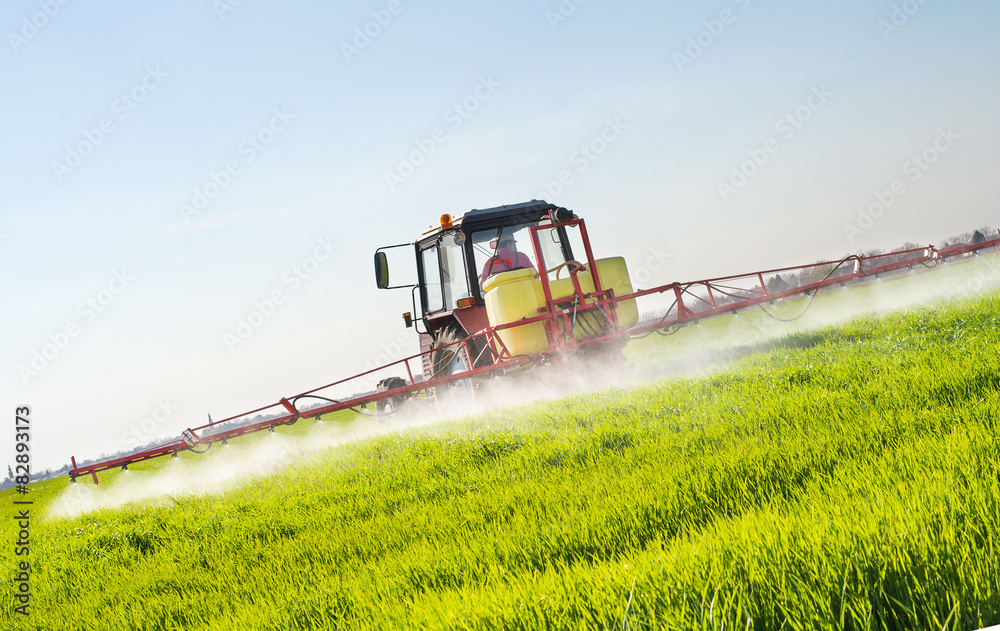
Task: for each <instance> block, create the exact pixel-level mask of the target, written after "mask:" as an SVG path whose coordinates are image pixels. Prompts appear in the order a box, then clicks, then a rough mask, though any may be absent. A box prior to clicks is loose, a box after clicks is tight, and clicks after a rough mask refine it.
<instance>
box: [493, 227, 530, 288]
mask: <svg viewBox="0 0 1000 631" xmlns="http://www.w3.org/2000/svg"><path fill="white" fill-rule="evenodd" d="M522 268H523V269H535V266H534V265H532V263H531V259H530V258H528V255H527V254H525V253H523V252H518V251H517V244H516V243H515V242H514V237H513V235H509V234H505V235H501V236H500V239H499V240H498V241H497V244H496V253H495V254H494V255H493V256H491V257H490V258H489V259H487V261H486V264H485V265H484V266H483V273H482V275H481V276H480V277H479V285H480V286H482V284H483V283H484V282H486V279H487V278H489V277H490V276H493V275H494V274H499V273H500V272H506V271H509V270H512V269H522Z"/></svg>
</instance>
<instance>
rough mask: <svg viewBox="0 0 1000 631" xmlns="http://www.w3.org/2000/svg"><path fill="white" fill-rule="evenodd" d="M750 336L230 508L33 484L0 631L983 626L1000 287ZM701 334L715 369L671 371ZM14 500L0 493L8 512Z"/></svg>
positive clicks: (2, 555) (999, 514)
mask: <svg viewBox="0 0 1000 631" xmlns="http://www.w3.org/2000/svg"><path fill="white" fill-rule="evenodd" d="M940 273H941V274H945V272H940ZM934 274H938V272H934ZM940 278H941V279H943V281H944V282H949V281H948V277H947V276H941V277H940ZM876 291H878V289H877V288H876V287H867V288H859V289H852V290H848V292H847V293H848V294H855V295H857V296H862V295H865V293H866V292H867V293H868V294H871V293H873V292H876ZM824 300H826V301H827V303H826V304H824ZM834 300H840V301H844V300H848V297H847V296H846V295H844V294H841V295H835V294H833V293H831V294H830V295H829V298H827V297H824V296H823V295H822V294H821V295H820V298H819V299H817V301H816V304H815V305H813V306H812V309H811V313H812V312H816V313H818V314H822V313H824V309H826V308H827V307H830V308H831V309H832V306H833V301H834ZM779 308H780V309H783V310H787V311H788V313H794V312H795V310H796V306H795V305H786V306H780V305H779ZM765 322H770V320H769V319H767V318H765V317H764V316H763V314H759V313H754V312H748V313H747V314H746V315H743V314H741V315H740V316H739V317H737V318H731V317H730V318H722V319H719V320H716V321H713V322H709V323H706V324H704V325H703V326H701V327H690V329H684V330H682V331H681V332H680V333H679V334H678V335H676V336H672V337H660V336H651V337H649V338H646V339H643V340H639V341H636V342H634V343H633V345H631V346H630V347H629V349H628V353H629V357H630V359H631V360H632V361H633V362H634V363H636V364H638V365H640V366H645V365H652V364H654V363H656V362H661V363H666V364H668V365H669V364H670V363H671V362H673V363H674V364H676V365H677V366H678V367H681V368H682V369H679V370H677V371H675V372H674V373H673V374H672V376H669V377H661V378H659V379H657V380H654V381H651V382H645V383H641V382H639V383H637V384H636V385H620V386H616V387H613V388H611V387H608V388H604V389H597V390H594V391H591V392H588V393H586V395H582V394H577V395H572V396H568V397H564V398H561V399H554V400H547V401H542V402H535V403H530V404H526V405H520V406H515V407H509V408H506V409H500V410H492V411H485V412H482V413H480V414H478V415H476V416H472V417H468V418H464V419H460V420H449V421H442V422H437V423H431V424H415V425H414V426H412V427H410V428H408V429H406V430H405V431H404V430H398V429H397V430H391V429H390V430H388V431H383V432H381V433H377V434H376V435H374V436H373V437H371V438H370V439H365V440H353V441H348V442H343V443H342V444H332V445H331V446H329V447H326V448H323V449H318V450H314V451H310V452H309V453H308V454H304V455H303V457H302V458H300V459H297V460H295V461H293V462H292V463H291V464H289V465H288V466H284V467H279V468H277V469H275V470H272V473H270V474H269V475H262V476H258V477H251V478H249V479H246V480H244V481H242V482H241V483H239V484H233V485H232V486H231V488H228V489H227V490H225V491H224V492H213V493H207V494H182V493H178V492H172V493H167V494H164V495H162V496H160V497H158V498H157V499H155V500H150V501H140V502H136V503H132V504H123V505H118V506H113V507H109V508H102V509H98V510H94V511H90V512H85V513H83V514H79V515H76V516H71V517H59V516H57V515H56V511H55V507H57V506H65V505H66V499H67V497H68V496H69V494H71V493H77V494H80V493H86V494H87V495H88V497H96V496H94V495H93V494H98V495H97V496H99V494H113V493H114V492H115V489H116V487H120V486H122V485H124V484H126V483H127V481H126V480H123V478H124V477H125V476H138V477H139V478H146V479H149V480H155V479H156V477H157V476H160V475H165V474H166V469H167V468H168V467H174V468H175V469H176V468H181V469H183V467H187V466H194V462H195V458H194V457H193V456H192V457H191V458H188V459H185V458H180V459H178V460H176V461H173V462H171V461H169V460H167V461H165V462H156V463H147V464H146V465H143V466H136V467H133V470H132V471H129V472H128V473H125V474H119V473H108V474H102V484H101V486H100V487H98V488H97V489H94V488H93V487H92V486H88V487H87V488H86V489H82V488H80V487H83V485H84V483H83V480H81V483H80V484H78V485H76V487H74V488H70V487H69V485H68V483H67V480H66V479H65V478H64V479H61V480H54V481H49V482H44V483H39V484H35V485H32V487H31V491H30V494H29V497H30V498H31V499H33V500H34V502H35V504H34V506H33V508H32V511H33V515H35V516H36V517H35V520H34V522H33V523H32V527H31V537H32V545H31V555H30V562H31V567H32V571H33V574H32V594H33V599H32V601H31V613H30V615H29V616H27V617H24V616H20V615H17V614H15V613H14V606H15V602H14V600H13V598H12V596H11V595H12V594H13V590H12V588H11V586H12V585H13V584H14V582H13V581H14V578H15V573H16V560H19V559H18V558H16V557H15V556H14V554H13V545H12V542H13V540H14V539H15V538H16V531H15V528H16V522H15V520H13V519H10V518H7V519H2V520H0V535H2V536H0V539H2V540H3V541H4V542H7V543H5V545H3V546H2V548H0V575H2V576H3V577H4V579H5V580H4V585H5V586H6V587H5V588H4V596H3V602H4V608H3V611H2V613H0V627H2V628H4V629H8V628H19V629H20V628H24V629H57V630H63V629H67V630H68V629H88V630H89V629H164V630H166V629H185V630H189V629H239V630H241V631H250V630H256V629H323V630H332V629H386V628H407V629H740V630H743V629H757V630H761V629H893V630H895V629H898V630H904V629H978V628H981V627H986V626H989V625H994V624H1000V549H998V545H1000V539H998V536H997V528H998V526H1000V443H998V439H997V419H998V418H1000V293H997V292H996V291H986V292H977V293H976V294H975V295H974V296H972V297H967V298H950V299H946V300H943V301H938V302H935V303H933V304H931V305H926V304H925V305H924V306H918V307H907V308H904V309H902V310H898V311H895V312H892V313H887V314H886V313H882V314H876V315H864V316H861V317H857V318H853V319H849V320H846V321H844V322H842V323H840V324H831V325H825V326H821V327H819V328H812V329H808V330H797V329H794V328H792V329H787V331H788V332H787V333H785V334H782V335H780V336H778V337H772V338H769V339H767V338H765V339H761V340H754V339H753V338H752V336H748V335H745V334H744V333H742V332H741V330H736V333H735V334H734V335H730V336H728V338H727V336H726V334H725V333H726V330H727V329H732V327H739V326H743V327H751V328H754V327H756V328H757V329H759V328H760V327H763V326H765ZM748 323H749V324H748ZM772 324H774V323H773V322H772ZM769 326H770V325H769ZM708 339H715V340H721V341H720V342H719V343H718V345H717V346H718V348H717V349H715V350H711V351H710V352H711V353H712V354H713V356H712V357H711V358H710V360H711V361H710V363H709V364H698V362H704V361H706V359H705V358H704V357H696V359H697V362H695V361H693V360H691V357H692V356H693V355H692V353H691V352H690V351H691V349H692V348H698V349H707V348H709V346H710V345H709V344H708V343H707V342H705V340H708ZM740 340H743V341H740ZM706 352H709V351H706ZM307 385H308V384H307ZM248 403H251V404H252V403H254V402H253V401H250V402H248ZM321 425H322V426H324V427H325V428H326V430H325V431H328V432H333V433H336V432H340V433H342V434H343V435H344V436H354V435H356V433H357V432H360V431H364V428H370V427H371V426H372V425H374V422H373V421H372V420H371V419H367V418H352V417H340V418H334V419H325V420H324V422H323V423H322V424H321ZM310 431H316V430H315V427H312V426H308V425H307V423H306V422H301V423H299V424H298V425H296V426H293V427H289V428H283V429H282V430H279V433H278V435H276V436H260V437H248V438H246V439H243V441H242V442H239V443H238V444H236V443H234V444H233V445H231V446H230V449H235V450H237V453H238V452H239V450H251V449H254V447H255V445H256V444H257V443H259V442H260V441H266V440H273V439H278V440H293V439H295V438H296V436H299V435H305V434H306V433H307V432H310ZM282 432H284V435H282ZM213 453H214V452H213ZM201 458H202V459H207V460H210V459H211V456H202V457H201ZM14 499H16V498H15V496H14V495H13V494H12V493H11V492H9V491H8V492H5V493H3V494H0V503H2V505H3V506H4V514H5V516H6V514H7V513H11V514H13V509H12V506H13V504H12V502H13V500H14Z"/></svg>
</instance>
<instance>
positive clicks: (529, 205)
mask: <svg viewBox="0 0 1000 631" xmlns="http://www.w3.org/2000/svg"><path fill="white" fill-rule="evenodd" d="M556 208H559V207H558V206H556V205H555V204H550V203H548V202H546V201H544V200H539V199H533V200H531V201H530V202H522V203H520V204H506V205H504V206H495V207H493V208H473V209H472V210H469V211H466V212H465V213H463V214H461V215H459V216H457V217H453V218H452V225H453V226H455V227H456V228H458V227H461V226H463V225H465V224H475V225H477V226H478V225H484V226H490V225H498V224H501V223H505V220H510V219H512V218H513V219H514V221H513V222H512V223H522V222H528V221H537V220H538V219H541V218H542V217H543V216H545V215H546V214H548V212H549V211H550V210H554V209H556ZM440 231H441V226H440V225H437V226H430V227H429V228H427V229H426V230H424V233H423V234H422V235H420V236H421V237H426V236H427V235H430V234H434V233H436V232H440Z"/></svg>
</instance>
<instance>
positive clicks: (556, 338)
mask: <svg viewBox="0 0 1000 631" xmlns="http://www.w3.org/2000/svg"><path fill="white" fill-rule="evenodd" d="M556 226H565V227H568V226H578V227H579V228H580V235H581V237H582V239H583V243H584V249H585V250H586V254H587V262H586V265H585V266H584V267H583V268H577V269H575V270H573V271H572V272H571V277H572V278H573V285H574V290H575V295H574V296H572V297H570V298H561V299H559V300H554V299H553V298H552V293H551V290H550V287H549V280H548V274H544V273H543V274H540V275H539V277H540V279H541V282H542V289H543V293H544V295H545V299H546V305H545V307H542V308H540V309H539V312H540V314H539V315H538V316H535V317H533V318H525V319H522V320H518V321H516V322H512V323H509V324H504V325H500V326H495V327H493V326H488V327H486V328H485V329H483V330H482V331H477V332H475V333H473V334H472V336H471V337H472V338H475V337H484V338H485V339H486V341H487V343H488V348H489V349H490V352H491V353H492V355H493V358H494V364H493V365H492V366H482V367H479V368H473V369H471V370H466V371H463V372H459V373H456V374H452V375H448V376H444V377H435V378H433V379H428V380H426V381H421V382H417V381H416V380H415V379H414V377H413V371H412V369H411V368H410V362H411V361H422V359H423V357H424V356H425V355H430V353H432V352H435V351H434V350H430V351H426V352H422V353H418V354H416V355H411V356H410V357H406V358H404V359H400V360H397V361H395V362H392V363H389V364H386V365H384V366H379V367H378V368H373V369H371V370H368V371H365V372H363V373H359V374H357V375H354V376H352V377H348V378H346V379H341V380H339V381H335V382H333V383H329V384H326V385H324V386H320V387H319V388H314V389H312V390H307V391H306V392H303V393H301V394H298V395H296V396H294V397H291V399H289V398H282V399H281V400H280V401H279V403H277V404H273V405H269V406H265V407H261V408H257V409H255V410H251V411H249V412H245V413H243V414H237V415H236V416H231V417H229V418H226V419H223V420H221V421H214V422H210V423H206V424H204V425H201V426H199V427H194V428H188V429H186V430H184V432H183V433H182V435H181V437H180V438H177V439H175V440H172V441H170V442H167V443H164V444H163V445H159V446H157V447H153V448H151V449H147V450H144V451H140V452H138V453H135V454H132V455H129V456H124V457H121V458H116V459H113V460H106V461H102V462H97V463H91V464H86V465H83V466H77V463H76V458H75V457H74V458H72V463H73V467H72V469H71V470H70V472H69V475H70V480H71V481H76V478H77V477H79V476H82V475H86V474H89V475H91V476H92V477H93V480H94V483H95V484H97V482H98V479H97V474H98V473H99V472H101V471H107V470H109V469H114V468H116V467H122V468H127V466H128V465H130V464H134V463H137V462H143V461H146V460H151V459H153V458H159V457H161V456H167V455H176V454H177V453H179V452H181V451H188V450H190V451H195V452H196V453H201V452H200V451H197V450H196V448H198V447H204V449H205V450H207V449H208V448H209V447H211V446H212V445H213V444H215V443H218V442H224V441H226V440H228V439H230V438H235V437H238V436H243V435H245V434H251V433H255V432H260V431H265V430H273V429H274V428H275V427H278V426H280V425H290V424H292V423H295V422H296V421H298V420H299V419H300V418H305V419H308V418H316V417H319V416H322V415H324V414H331V413H333V412H339V411H341V410H355V409H356V408H358V407H359V406H364V405H367V404H369V403H374V402H377V401H381V400H388V399H393V398H397V397H410V396H414V395H416V394H417V393H419V392H421V391H424V392H427V393H428V394H430V393H432V392H433V391H434V388H436V387H438V386H444V385H447V384H450V383H454V382H457V381H460V380H465V379H469V378H472V377H481V376H487V375H493V374H498V373H501V372H505V371H507V370H510V369H512V368H518V367H522V366H525V365H528V364H533V363H536V362H540V361H542V360H545V359H547V358H551V357H556V356H558V355H559V354H560V353H562V352H564V351H566V350H569V349H573V348H579V347H584V346H588V345H591V344H596V343H599V342H604V341H608V340H614V339H622V340H623V341H624V338H627V337H632V336H636V335H641V334H644V333H648V332H652V331H657V330H663V329H670V328H673V327H677V326H680V325H685V324H689V323H691V322H694V321H698V320H703V319H706V318H711V317H715V316H719V315H724V314H728V313H735V312H737V311H739V310H742V309H747V308H750V307H754V306H758V305H763V304H765V303H770V302H772V301H775V300H780V299H782V298H788V297H791V296H798V295H803V294H806V295H809V294H813V293H814V292H816V291H818V290H820V289H824V288H826V287H831V286H834V285H842V284H845V283H847V282H849V281H853V280H857V279H860V278H865V277H870V276H875V277H877V276H878V275H880V274H885V273H889V272H893V271H896V270H901V269H903V268H909V269H912V268H913V267H914V266H916V265H925V266H933V265H936V264H937V263H938V262H943V261H944V260H946V259H948V258H952V257H956V256H966V255H969V254H978V253H979V252H981V251H983V250H986V249H989V248H995V249H997V250H998V252H1000V238H997V239H993V240H989V241H984V242H982V243H978V244H975V245H962V246H954V247H951V248H944V249H940V250H938V249H936V248H934V247H933V246H927V247H926V248H917V249H913V250H904V251H901V252H891V253H888V254H879V255H874V256H852V257H848V258H847V259H844V260H842V261H826V262H823V263H814V264H811V265H800V266H795V267H783V268H778V269H770V270H764V271H760V272H752V273H750V274H740V275H736V276H723V277H719V278H711V279H706V280H698V281H693V282H687V283H671V284H668V285H662V286H659V287H653V288H652V289H642V290H639V291H635V292H633V293H631V294H628V295H624V296H615V295H614V292H613V291H612V290H610V289H608V290H605V289H603V288H602V285H601V281H600V278H599V277H598V275H597V273H596V269H597V268H596V266H595V261H594V255H593V252H592V250H591V247H590V238H589V237H588V235H587V229H586V225H585V224H584V222H583V220H582V219H574V220H571V221H566V222H559V223H556V221H555V218H554V217H553V218H550V220H549V223H544V224H541V225H538V226H535V227H532V228H531V239H532V245H533V246H534V251H535V260H536V261H538V262H539V265H544V258H543V256H542V250H541V247H540V243H539V237H538V232H539V231H540V230H545V229H551V228H553V227H556ZM888 259H895V260H891V261H889V262H884V261H886V260H888ZM850 261H853V266H852V269H851V271H849V272H845V273H841V274H838V273H837V272H838V271H839V270H840V269H841V268H842V267H843V266H844V265H845V264H847V263H848V262H850ZM581 263H582V261H581ZM869 264H872V265H871V266H869ZM929 264H930V265H929ZM824 268H831V269H830V271H829V272H828V273H827V274H826V276H825V277H824V278H823V279H821V280H818V281H814V282H810V283H807V284H804V285H801V286H798V287H790V288H788V289H783V290H780V291H775V292H769V291H768V289H767V284H766V282H765V280H764V277H765V276H767V275H772V274H779V273H788V272H799V273H802V272H805V271H806V270H821V271H822V270H824ZM587 269H590V270H594V273H593V274H592V277H593V281H594V289H595V291H594V292H592V293H590V294H584V293H583V291H582V290H581V287H580V283H579V279H578V278H577V274H578V273H579V272H581V271H585V270H587ZM820 273H821V272H820ZM748 279H749V280H751V281H754V280H755V281H756V285H755V286H753V287H750V288H746V287H742V288H741V287H735V286H734V285H733V283H734V282H737V281H745V280H748ZM698 290H704V292H705V294H706V296H705V297H702V296H699V295H697V294H696V293H695V292H696V291H698ZM736 292H738V293H736ZM656 294H667V295H668V296H670V295H672V296H673V300H674V302H673V303H672V304H671V305H670V307H668V308H667V310H666V313H665V315H664V316H663V319H661V320H660V321H658V322H655V323H652V324H645V325H641V326H636V327H633V328H632V329H629V330H622V329H621V328H620V327H618V319H617V314H616V310H617V305H618V303H619V302H621V301H624V300H631V299H636V298H641V297H643V296H651V295H656ZM719 295H722V296H725V297H726V298H727V299H729V301H728V302H727V301H723V300H720V299H719V297H718V296H719ZM685 296H689V297H690V298H691V299H692V300H691V302H690V303H688V304H685V302H684V298H685ZM571 300H572V301H573V302H574V303H575V304H576V306H575V307H574V315H575V316H577V317H578V316H579V314H581V313H585V312H587V311H591V312H593V311H599V313H600V315H601V316H602V317H604V318H605V320H606V321H607V322H609V323H610V325H611V326H610V327H608V329H606V330H610V331H611V332H610V333H607V334H605V335H602V336H599V337H591V338H589V339H585V340H583V341H579V342H578V341H576V340H575V339H574V337H573V336H572V335H566V332H567V331H569V330H570V329H571V326H572V325H571V323H570V309H567V308H565V307H561V306H559V303H562V304H565V303H567V302H568V301H571ZM535 322H544V323H546V331H547V335H548V340H549V350H547V351H545V352H542V353H539V354H538V355H534V356H530V357H525V356H512V355H511V354H510V352H509V351H508V350H507V348H506V347H505V346H504V345H503V342H502V340H501V339H500V337H499V336H498V335H496V333H497V332H498V331H502V330H505V329H509V328H512V327H518V326H525V325H527V324H532V323H535ZM469 339H471V338H466V339H464V340H460V341H458V342H454V343H452V344H449V345H448V346H447V347H444V348H448V347H453V346H454V347H455V348H456V351H455V352H464V353H465V354H466V356H467V358H468V359H470V361H469V362H468V365H469V366H474V365H475V361H474V359H475V358H472V357H471V354H470V351H469V346H468V342H469ZM400 364H402V366H403V367H404V368H405V370H406V374H407V380H406V381H407V383H406V385H405V386H400V387H398V388H393V389H391V390H385V391H381V392H373V393H369V394H364V395H358V396H353V397H351V398H349V399H346V400H343V401H338V400H333V399H327V401H328V404H327V405H323V406H320V407H315V408H311V409H309V410H299V409H298V408H297V407H296V405H295V403H296V402H297V401H298V399H300V398H308V397H316V398H323V397H321V396H319V395H317V393H319V392H322V391H324V390H327V389H329V388H333V387H336V386H342V385H343V384H346V383H349V382H351V381H353V380H356V379H360V378H362V377H367V376H370V375H373V374H374V373H376V372H380V371H382V370H385V369H387V368H390V367H392V366H396V365H400ZM278 405H281V406H282V407H283V408H284V410H285V413H284V414H282V415H280V416H278V417H276V418H272V419H267V420H264V421H260V422H257V423H249V424H246V425H242V426H240V427H234V428H230V429H220V426H221V425H223V424H224V423H227V422H230V421H234V420H237V419H241V418H245V417H248V416H249V415H251V414H257V413H260V412H264V411H266V410H270V409H272V408H276V407H277V406H278Z"/></svg>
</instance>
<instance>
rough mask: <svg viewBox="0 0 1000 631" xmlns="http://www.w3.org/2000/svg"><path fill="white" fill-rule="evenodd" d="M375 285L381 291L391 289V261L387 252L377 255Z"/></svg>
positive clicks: (377, 253)
mask: <svg viewBox="0 0 1000 631" xmlns="http://www.w3.org/2000/svg"><path fill="white" fill-rule="evenodd" d="M375 285H377V286H378V288H379V289H388V288H389V260H388V258H386V256H385V252H376V253H375Z"/></svg>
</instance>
